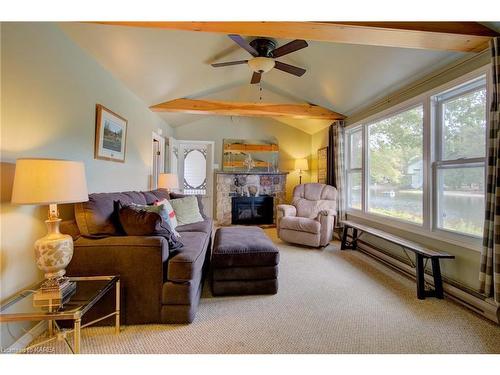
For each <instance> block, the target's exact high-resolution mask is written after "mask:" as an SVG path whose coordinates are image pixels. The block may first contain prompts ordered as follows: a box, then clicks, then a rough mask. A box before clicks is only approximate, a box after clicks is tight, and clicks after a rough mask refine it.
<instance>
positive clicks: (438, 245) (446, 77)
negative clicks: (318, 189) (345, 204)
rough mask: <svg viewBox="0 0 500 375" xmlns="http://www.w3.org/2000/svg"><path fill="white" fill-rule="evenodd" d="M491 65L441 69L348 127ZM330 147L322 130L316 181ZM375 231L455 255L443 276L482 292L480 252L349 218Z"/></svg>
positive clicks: (478, 59)
mask: <svg viewBox="0 0 500 375" xmlns="http://www.w3.org/2000/svg"><path fill="white" fill-rule="evenodd" d="M488 63H489V56H488V53H483V54H480V55H476V56H475V57H472V58H471V57H469V58H468V59H464V60H462V61H461V62H459V63H455V64H453V65H452V66H448V67H446V68H443V69H440V70H438V71H436V72H433V73H432V74H430V75H429V76H427V77H424V78H423V79H421V80H419V81H417V82H414V83H413V84H411V85H409V86H408V87H404V88H402V89H401V90H398V91H397V92H395V93H393V94H391V95H389V96H388V97H385V98H382V99H381V100H379V101H377V102H375V103H371V104H369V105H368V106H367V107H366V108H365V109H363V110H362V111H360V112H357V113H353V114H352V115H350V116H349V117H348V118H347V119H346V125H347V126H348V125H349V124H354V123H356V122H358V121H361V120H363V119H364V118H366V117H368V116H371V115H373V114H376V113H378V112H381V111H384V110H385V109H387V108H390V107H392V106H394V105H396V104H398V103H402V102H404V101H406V100H408V99H411V98H412V97H415V96H417V95H420V94H422V93H424V92H426V91H429V90H432V89H433V88H435V87H438V86H441V85H443V84H445V83H446V82H449V81H452V80H454V79H456V78H459V77H461V76H463V75H464V74H467V73H469V72H471V71H473V70H476V69H478V68H480V67H482V66H485V65H486V64H488ZM326 145H328V129H324V130H321V131H319V132H317V133H315V134H313V135H312V137H311V152H312V165H313V171H312V172H313V175H312V178H316V177H315V175H314V173H316V172H315V168H317V153H316V151H317V149H318V148H320V147H324V146H326ZM349 219H353V220H356V221H359V222H362V223H365V224H368V225H371V226H373V227H376V228H379V229H382V230H385V231H387V232H390V233H393V234H395V235H398V236H402V237H405V238H408V239H410V240H412V241H415V242H418V243H421V244H423V245H425V246H428V247H429V248H431V249H436V250H441V251H445V252H448V253H450V254H453V255H455V257H456V259H454V260H445V261H442V262H441V264H442V273H443V276H444V277H447V278H449V279H451V280H453V281H455V282H457V283H459V284H461V285H463V286H466V287H468V288H471V289H473V290H477V289H478V288H479V279H478V278H479V260H480V259H479V255H480V254H479V252H478V251H476V250H471V249H468V248H466V247H462V246H459V245H456V244H451V243H449V242H445V241H440V240H436V239H429V238H428V237H424V236H422V235H418V234H415V233H411V232H408V231H405V230H402V229H399V228H394V227H388V226H387V225H383V224H380V223H379V222H376V221H371V220H365V219H359V218H355V217H349ZM365 239H366V241H367V242H368V243H370V244H373V245H374V246H377V247H379V248H381V249H383V250H384V251H387V252H389V253H390V254H394V255H395V256H399V257H401V256H402V255H403V257H404V254H402V252H401V249H400V248H399V247H395V246H394V245H392V244H390V243H388V242H387V241H384V240H380V239H377V238H373V237H369V236H367V237H366V238H365ZM428 268H430V265H428Z"/></svg>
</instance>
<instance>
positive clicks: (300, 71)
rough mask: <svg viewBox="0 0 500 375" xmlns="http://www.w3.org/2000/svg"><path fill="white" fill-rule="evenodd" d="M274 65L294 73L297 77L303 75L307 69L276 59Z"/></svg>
mask: <svg viewBox="0 0 500 375" xmlns="http://www.w3.org/2000/svg"><path fill="white" fill-rule="evenodd" d="M274 67H275V68H276V69H279V70H282V71H284V72H287V73H290V74H293V75H295V76H297V77H302V75H304V73H305V72H306V70H305V69H302V68H299V67H298V66H293V65H289V64H285V63H283V62H281V61H275V64H274Z"/></svg>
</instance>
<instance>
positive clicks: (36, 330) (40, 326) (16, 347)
mask: <svg viewBox="0 0 500 375" xmlns="http://www.w3.org/2000/svg"><path fill="white" fill-rule="evenodd" d="M45 331H47V321H46V320H42V321H41V322H38V323H37V324H36V325H35V326H33V327H32V328H31V329H30V330H29V331H27V332H26V333H25V334H24V335H22V336H21V337H19V339H17V341H16V342H15V343H13V344H12V345H11V346H9V347H8V348H7V351H8V352H9V353H19V352H22V351H23V350H24V349H26V348H27V347H28V345H29V344H30V343H31V342H32V341H33V340H35V339H36V338H37V337H38V336H40V335H42V334H43V333H45Z"/></svg>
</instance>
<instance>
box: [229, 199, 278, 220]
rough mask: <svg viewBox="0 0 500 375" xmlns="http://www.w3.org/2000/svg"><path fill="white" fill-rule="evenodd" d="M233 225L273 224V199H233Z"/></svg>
mask: <svg viewBox="0 0 500 375" xmlns="http://www.w3.org/2000/svg"><path fill="white" fill-rule="evenodd" d="M231 204H232V220H231V221H232V224H244V225H252V224H272V223H273V210H274V209H273V197H270V196H259V197H232V199H231Z"/></svg>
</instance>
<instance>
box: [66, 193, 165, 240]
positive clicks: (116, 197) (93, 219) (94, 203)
mask: <svg viewBox="0 0 500 375" xmlns="http://www.w3.org/2000/svg"><path fill="white" fill-rule="evenodd" d="M165 198H168V194H167V193H166V192H165V191H162V190H161V189H160V190H154V191H149V192H138V191H128V192H123V193H93V194H90V195H89V200H88V201H87V202H82V203H76V204H75V219H76V223H77V224H78V229H79V230H80V233H81V234H82V236H86V237H106V236H116V235H120V234H121V233H120V230H119V226H117V221H116V218H114V215H113V213H114V206H113V202H114V201H120V202H121V203H122V204H124V205H128V204H131V203H136V204H152V203H153V202H154V201H155V200H159V199H165Z"/></svg>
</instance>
